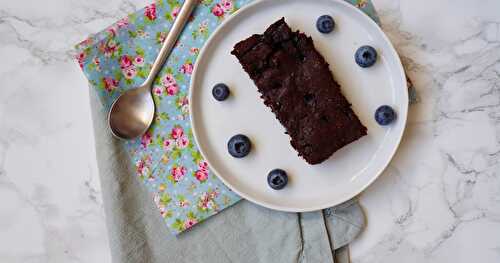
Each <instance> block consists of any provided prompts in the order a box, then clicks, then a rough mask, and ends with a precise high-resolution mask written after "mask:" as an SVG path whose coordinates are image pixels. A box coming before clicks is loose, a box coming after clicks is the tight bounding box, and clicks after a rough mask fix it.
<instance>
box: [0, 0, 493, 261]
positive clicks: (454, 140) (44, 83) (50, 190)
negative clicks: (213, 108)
mask: <svg viewBox="0 0 500 263" xmlns="http://www.w3.org/2000/svg"><path fill="white" fill-rule="evenodd" d="M148 2H149V1H147V0H128V1H121V0H108V1H99V0H89V1H77V0H48V1H34V0H17V1H13V0H3V1H1V2H0V36H1V37H0V58H2V63H0V83H1V84H0V200H1V202H0V262H110V261H111V259H110V253H109V246H108V243H107V242H108V241H107V237H106V229H105V224H104V212H103V208H102V200H101V197H100V187H99V181H98V175H97V168H96V160H95V152H94V148H93V147H94V146H93V144H94V138H93V133H92V126H91V125H92V123H91V120H90V109H89V106H88V105H89V104H88V93H87V86H86V81H85V78H84V77H83V75H82V74H81V72H80V69H79V68H78V66H77V65H76V63H75V62H74V61H73V60H72V57H71V55H70V52H69V50H71V48H72V45H73V44H75V43H77V42H78V41H80V40H82V39H83V38H84V37H85V36H86V35H87V34H89V33H92V32H95V31H97V30H99V29H101V28H103V27H104V26H106V25H108V24H110V23H112V22H113V21H115V20H117V19H119V18H120V17H121V16H123V15H125V14H127V13H129V12H131V11H133V10H135V9H137V8H140V7H141V6H144V5H145V4H147V3H148ZM374 2H375V4H376V6H377V8H378V10H379V11H380V13H381V18H382V22H383V24H384V27H385V29H386V31H387V32H388V35H389V36H390V38H391V39H392V40H393V42H394V44H395V45H396V47H397V49H398V50H399V51H400V53H401V55H402V56H403V58H404V61H405V64H406V66H407V67H408V70H409V75H410V76H411V78H412V79H413V80H414V82H415V84H416V86H417V88H418V90H419V93H420V98H421V102H420V103H419V104H418V105H416V106H413V107H412V109H411V112H410V122H409V124H408V130H407V133H406V135H405V139H404V142H403V144H402V145H401V148H400V150H399V151H398V153H397V156H396V158H395V159H394V161H393V162H392V163H391V165H390V167H389V168H388V169H387V171H386V172H385V173H384V174H383V175H382V176H381V178H380V179H379V180H378V181H376V183H375V184H374V185H373V186H372V187H370V188H369V189H368V190H367V192H366V193H365V194H364V195H363V196H362V198H361V202H362V204H363V206H364V207H365V208H366V212H367V217H368V228H367V229H366V231H365V232H364V233H363V234H362V236H361V237H360V238H359V239H358V240H357V241H356V242H355V243H354V244H353V245H352V249H351V255H352V258H353V261H354V262H359V263H364V262H370V263H372V262H384V263H391V262H395V263H396V262H398V263H399V262H407V263H411V262H419V263H421V262H454V263H461V262H464V263H465V262H485V263H488V262H500V11H499V10H500V2H499V1H498V0H481V1H479V0H420V1H415V0H404V1H396V0H374Z"/></svg>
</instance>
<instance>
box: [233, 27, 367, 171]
mask: <svg viewBox="0 0 500 263" xmlns="http://www.w3.org/2000/svg"><path fill="white" fill-rule="evenodd" d="M231 54H233V55H235V56H236V57H237V58H238V60H239V61H240V63H241V65H242V66H243V69H244V70H245V71H246V72H247V73H248V74H249V75H250V78H251V79H252V80H253V81H254V83H255V85H256V86H257V88H258V90H259V92H260V93H261V95H262V96H261V97H262V99H263V100H264V103H265V104H266V105H267V106H268V107H270V108H271V110H272V111H273V112H274V114H275V115H276V117H277V119H278V120H279V121H280V122H281V124H282V125H283V126H284V127H285V128H286V130H287V134H289V135H290V137H291V144H292V146H293V148H295V149H296V150H297V152H298V153H299V155H300V156H302V157H303V158H304V159H305V160H306V161H307V162H308V163H309V164H319V163H321V162H323V161H325V160H326V159H328V158H329V157H330V156H331V155H332V154H333V153H334V152H336V151H337V150H339V149H340V148H342V147H344V146H345V145H347V144H349V143H351V142H354V141H356V140H357V139H359V138H361V137H363V136H365V135H366V134H367V133H366V132H367V129H366V127H365V126H363V124H361V122H360V121H359V119H358V117H357V116H356V114H354V112H353V111H352V109H351V104H350V103H349V102H348V101H347V99H346V98H345V97H344V96H343V95H342V93H341V91H340V86H339V84H338V83H337V82H336V81H335V80H334V78H333V75H332V72H331V71H330V69H329V64H328V63H327V62H326V61H325V59H324V58H323V56H321V54H320V53H319V52H318V51H317V50H316V49H315V47H314V43H313V40H312V39H311V38H310V37H308V36H306V35H305V34H303V33H300V32H298V31H297V32H292V30H291V29H290V27H289V26H288V25H287V24H286V22H285V19H284V18H282V19H281V20H279V21H277V22H276V23H274V24H273V25H271V26H270V27H269V28H268V29H267V30H266V32H265V33H264V34H263V35H253V36H251V37H250V38H248V39H246V40H243V41H241V42H239V43H238V44H236V46H235V47H234V50H233V51H232V52H231Z"/></svg>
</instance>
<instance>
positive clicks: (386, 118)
mask: <svg viewBox="0 0 500 263" xmlns="http://www.w3.org/2000/svg"><path fill="white" fill-rule="evenodd" d="M396 117H397V115H396V112H395V111H394V110H393V109H392V108H391V107H390V106H387V105H384V106H380V107H379V108H378V109H377V111H376V112H375V120H376V121H377V122H378V124H380V125H382V126H386V125H389V124H391V122H393V121H394V120H395V119H396Z"/></svg>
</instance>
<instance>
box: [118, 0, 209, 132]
mask: <svg viewBox="0 0 500 263" xmlns="http://www.w3.org/2000/svg"><path fill="white" fill-rule="evenodd" d="M198 1H199V0H186V1H185V2H184V4H183V5H182V8H181V10H180V12H179V14H178V15H177V18H176V19H175V22H174V24H173V25H172V28H171V29H170V32H169V33H168V35H167V38H166V39H165V42H164V44H163V46H162V47H161V49H160V53H159V54H158V57H157V58H156V60H155V62H154V63H153V66H152V67H151V71H150V72H149V75H148V77H147V79H146V81H144V83H143V84H142V85H141V86H139V87H137V88H134V89H131V90H128V91H126V92H125V93H123V94H122V95H120V97H118V99H117V100H116V101H115V102H114V103H113V105H111V110H110V111H109V115H108V122H109V127H110V128H111V133H112V134H113V135H114V136H115V137H118V138H120V139H124V140H130V139H134V138H137V137H139V136H141V135H143V134H144V133H145V132H146V131H147V130H148V129H149V126H151V123H152V122H153V119H154V115H155V104H154V101H153V96H152V94H151V88H152V87H153V82H154V80H155V78H156V76H157V75H158V73H159V72H160V70H161V69H162V67H163V64H165V61H166V60H167V58H168V56H169V55H170V53H171V51H172V48H173V47H174V45H175V43H176V42H177V39H178V38H179V35H180V34H181V33H182V30H183V29H184V26H185V25H186V22H187V21H188V19H189V17H190V16H191V12H192V11H193V9H194V7H195V6H196V4H197V3H198Z"/></svg>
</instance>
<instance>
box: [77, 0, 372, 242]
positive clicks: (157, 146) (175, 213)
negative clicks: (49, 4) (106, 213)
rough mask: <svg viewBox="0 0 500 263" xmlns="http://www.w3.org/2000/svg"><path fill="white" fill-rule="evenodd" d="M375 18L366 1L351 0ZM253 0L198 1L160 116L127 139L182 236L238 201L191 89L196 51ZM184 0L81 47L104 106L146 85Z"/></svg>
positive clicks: (168, 70) (164, 75) (168, 71)
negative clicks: (199, 136) (198, 131)
mask: <svg viewBox="0 0 500 263" xmlns="http://www.w3.org/2000/svg"><path fill="white" fill-rule="evenodd" d="M346 1H347V2H349V3H351V4H353V5H355V6H357V7H358V8H360V9H361V10H363V11H364V12H365V13H366V14H368V15H369V16H370V17H372V18H373V19H374V20H375V21H376V22H378V18H377V16H376V13H375V10H374V8H373V5H372V4H371V2H370V1H369V0H346ZM250 2H252V0H200V3H199V6H198V7H197V8H196V10H195V12H194V15H193V17H192V19H191V21H190V22H189V23H188V24H187V26H186V28H185V30H184V32H183V34H182V35H181V37H180V39H179V41H178V42H177V44H176V46H175V48H174V50H173V52H172V54H171V55H170V57H169V60H168V62H167V63H166V65H165V66H164V68H163V70H162V71H161V72H160V74H159V75H158V77H157V78H156V80H155V83H154V87H153V97H154V101H155V103H156V110H157V112H156V119H155V121H154V123H153V125H152V127H151V129H150V130H149V131H148V132H147V133H146V134H145V135H144V136H142V138H139V139H136V140H133V141H128V142H122V143H123V146H124V148H125V149H126V150H127V152H128V153H129V156H130V161H131V162H132V164H133V165H134V166H135V174H136V176H137V178H138V179H139V180H140V181H141V182H142V183H144V185H145V186H146V187H147V188H148V190H149V191H150V192H151V193H152V195H153V200H154V202H155V204H156V206H157V207H158V210H159V212H160V214H161V216H162V217H163V219H164V221H165V223H166V224H167V226H168V227H169V229H170V230H171V232H172V233H174V234H179V233H181V232H183V231H184V230H187V229H189V228H191V227H192V226H193V225H195V224H197V223H199V222H201V221H203V220H205V219H207V218H208V217H210V216H212V215H215V214H217V213H218V212H220V211H221V210H223V209H224V208H227V207H229V206H231V205H232V204H234V203H236V202H237V201H239V200H240V197H239V196H237V195H236V194H235V193H233V192H232V191H231V190H230V189H229V188H227V187H226V186H225V185H224V184H222V182H221V181H220V180H219V179H218V178H217V177H216V176H215V175H214V174H213V173H212V172H210V168H209V167H208V165H207V162H206V161H205V160H204V159H203V156H201V154H200V152H199V151H198V147H197V146H196V145H195V141H194V138H193V133H192V130H191V126H190V122H189V112H188V109H189V107H188V104H189V101H188V98H187V95H188V88H189V81H190V78H191V74H192V72H193V65H194V63H195V61H196V58H197V56H198V53H199V50H200V49H201V48H202V47H203V45H204V43H205V42H206V41H207V39H208V37H209V36H210V34H211V33H212V32H213V31H214V30H215V28H216V27H217V26H218V25H220V23H221V22H222V21H223V20H224V19H225V18H227V17H228V16H230V15H231V14H232V13H234V12H236V11H237V10H238V9H240V8H241V7H243V6H244V5H246V4H248V3H250ZM182 3H183V1H182V0H179V1H178V0H157V1H156V2H155V3H153V4H151V5H149V6H147V7H145V8H144V9H142V10H139V11H137V12H136V13H133V14H130V15H128V16H127V17H125V18H123V19H121V20H120V21H118V22H117V23H115V24H114V25H112V26H110V27H108V28H107V29H105V30H104V31H102V32H100V33H97V34H95V35H93V36H91V37H89V38H88V39H86V40H85V41H83V42H82V43H80V44H78V45H77V47H76V48H77V50H78V54H77V61H78V63H79V65H80V67H81V68H82V70H83V72H84V74H85V75H86V77H87V78H88V80H89V82H90V84H91V86H92V87H93V89H95V91H96V92H97V93H98V95H99V98H100V100H101V102H102V103H103V105H104V106H105V108H106V109H109V108H110V106H111V104H112V102H113V101H114V100H115V99H116V98H117V97H118V96H119V95H120V93H122V92H123V91H125V90H127V89H130V88H132V87H135V86H138V85H140V84H142V82H143V81H144V80H145V78H146V76H147V74H148V72H149V71H150V69H151V64H152V63H153V61H154V60H155V58H156V56H157V54H158V52H159V49H160V46H161V44H162V42H163V41H164V40H165V37H166V35H167V33H168V31H169V28H170V26H171V25H172V22H173V20H174V19H175V17H176V16H177V14H178V13H179V9H180V7H181V5H182Z"/></svg>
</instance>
